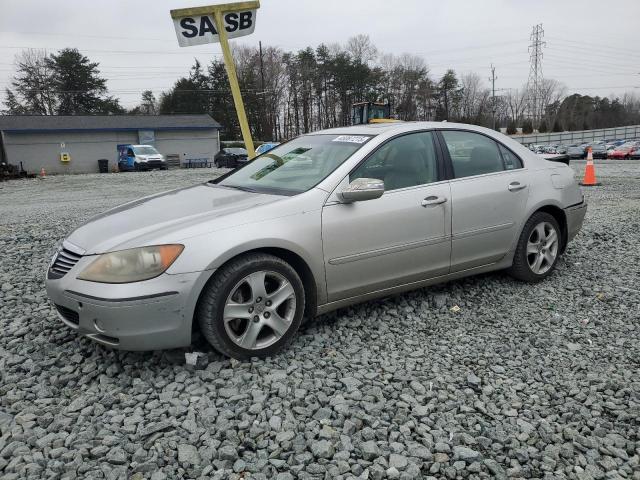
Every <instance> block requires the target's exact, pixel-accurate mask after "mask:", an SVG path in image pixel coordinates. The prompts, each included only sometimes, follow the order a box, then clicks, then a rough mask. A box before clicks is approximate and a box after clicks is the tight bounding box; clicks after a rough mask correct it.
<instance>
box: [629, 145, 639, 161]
mask: <svg viewBox="0 0 640 480" xmlns="http://www.w3.org/2000/svg"><path fill="white" fill-rule="evenodd" d="M629 158H633V159H634V160H638V159H640V147H638V148H636V149H635V150H634V151H632V152H631V153H630V154H629Z"/></svg>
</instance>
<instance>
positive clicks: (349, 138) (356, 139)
mask: <svg viewBox="0 0 640 480" xmlns="http://www.w3.org/2000/svg"><path fill="white" fill-rule="evenodd" d="M367 140H369V137H366V136H363V135H340V136H339V137H336V138H334V139H333V140H332V142H349V143H364V142H366V141H367Z"/></svg>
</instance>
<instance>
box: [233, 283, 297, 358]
mask: <svg viewBox="0 0 640 480" xmlns="http://www.w3.org/2000/svg"><path fill="white" fill-rule="evenodd" d="M295 314H296V294H295V290H294V288H293V286H292V285H291V283H290V282H289V281H288V280H287V279H286V278H285V277H284V276H283V275H281V274H279V273H277V272H273V271H264V270H261V271H257V272H253V273H251V274H249V275H247V276H246V277H244V278H243V279H242V280H240V281H239V282H238V283H237V284H236V285H235V286H234V287H233V288H232V289H231V293H230V294H229V295H228V297H227V300H226V302H225V305H224V312H223V316H224V318H223V320H224V328H225V330H226V332H227V334H228V335H229V338H230V339H231V340H232V341H233V342H234V343H235V344H236V345H238V346H239V347H241V348H244V349H247V350H259V349H263V348H266V347H269V346H270V345H273V344H274V343H275V342H277V341H278V340H279V339H280V338H281V337H282V336H283V335H284V334H286V333H287V331H288V330H289V328H290V327H291V324H292V322H293V320H294V317H295Z"/></svg>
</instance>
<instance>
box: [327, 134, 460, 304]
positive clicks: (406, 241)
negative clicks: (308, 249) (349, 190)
mask: <svg viewBox="0 0 640 480" xmlns="http://www.w3.org/2000/svg"><path fill="white" fill-rule="evenodd" d="M437 150H438V144H437V140H436V138H435V134H434V133H433V132H414V133H410V134H405V135H402V136H399V137H396V138H393V139H391V140H389V141H388V142H387V143H385V144H384V145H382V146H381V147H379V148H378V150H376V151H375V152H374V153H372V154H371V155H370V156H369V157H368V158H367V159H366V160H365V161H364V162H363V163H362V164H360V166H358V167H357V168H356V169H355V170H354V171H352V172H351V174H350V176H349V177H348V178H345V180H344V181H343V184H344V185H341V186H340V187H338V188H341V187H342V186H346V185H347V184H348V183H349V182H350V181H353V180H354V179H356V178H376V179H379V180H383V181H384V182H385V192H384V194H383V195H382V196H381V197H380V198H377V199H375V200H368V201H362V202H353V203H348V204H345V203H339V202H337V201H335V200H333V201H332V200H331V199H330V200H329V201H328V202H327V204H326V205H325V207H324V208H323V210H322V242H323V249H324V257H325V258H324V260H325V270H326V279H327V291H328V294H329V301H336V300H340V299H344V298H348V297H354V296H358V295H362V294H365V293H369V292H374V291H379V290H384V289H386V288H392V287H394V286H398V285H402V284H407V283H411V282H415V281H419V280H422V279H425V278H429V277H434V276H438V275H444V274H446V273H448V271H449V255H450V253H451V239H450V228H451V224H450V219H451V213H450V208H451V207H450V205H451V202H450V200H449V197H450V191H449V182H448V181H446V180H443V178H442V177H443V175H442V169H441V168H439V162H438V155H437V153H436V152H437Z"/></svg>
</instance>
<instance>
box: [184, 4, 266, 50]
mask: <svg viewBox="0 0 640 480" xmlns="http://www.w3.org/2000/svg"><path fill="white" fill-rule="evenodd" d="M222 19H223V21H224V25H225V30H226V31H227V37H228V38H237V37H244V36H245V35H250V34H252V33H253V30H254V29H255V27H256V10H243V11H239V12H225V13H223V14H222ZM173 25H174V27H175V29H176V35H177V36H178V44H179V45H180V46H181V47H189V46H191V45H202V44H205V43H217V42H219V41H220V38H219V37H218V32H217V30H216V22H215V20H214V18H213V15H194V16H191V17H182V18H174V19H173Z"/></svg>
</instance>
